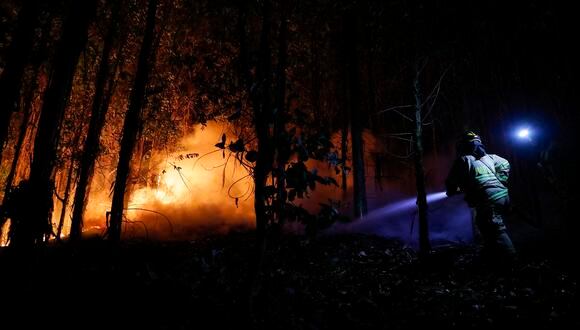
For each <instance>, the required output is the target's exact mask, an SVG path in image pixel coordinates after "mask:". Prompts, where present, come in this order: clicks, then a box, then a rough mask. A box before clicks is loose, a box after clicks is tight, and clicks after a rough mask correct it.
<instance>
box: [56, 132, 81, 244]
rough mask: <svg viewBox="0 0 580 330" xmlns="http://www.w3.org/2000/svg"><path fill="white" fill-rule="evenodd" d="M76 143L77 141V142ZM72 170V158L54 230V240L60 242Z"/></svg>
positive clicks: (71, 181)
mask: <svg viewBox="0 0 580 330" xmlns="http://www.w3.org/2000/svg"><path fill="white" fill-rule="evenodd" d="M77 142H78V140H77ZM74 168H75V161H74V158H72V159H71V160H70V166H69V168H68V173H67V177H66V184H65V186H64V194H63V196H62V201H61V202H62V209H61V210H60V218H59V221H58V227H57V229H56V239H57V240H60V234H61V233H62V227H63V225H64V219H65V217H66V208H67V206H68V202H69V200H70V189H71V185H72V183H73V181H74V180H73V176H74Z"/></svg>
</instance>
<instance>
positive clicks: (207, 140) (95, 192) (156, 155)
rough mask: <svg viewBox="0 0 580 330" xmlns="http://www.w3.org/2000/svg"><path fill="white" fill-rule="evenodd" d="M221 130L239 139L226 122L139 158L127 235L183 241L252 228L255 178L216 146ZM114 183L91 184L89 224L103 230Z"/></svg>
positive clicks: (128, 207) (198, 128)
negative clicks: (199, 235) (207, 233)
mask: <svg viewBox="0 0 580 330" xmlns="http://www.w3.org/2000/svg"><path fill="white" fill-rule="evenodd" d="M223 134H226V136H227V137H228V139H235V136H234V135H233V134H232V132H230V131H229V130H228V128H227V127H226V126H223V127H222V126H220V125H219V124H216V123H210V124H208V125H207V126H205V127H203V126H198V127H196V129H195V130H194V132H193V133H191V134H189V135H187V136H185V137H184V138H183V139H181V140H180V142H179V144H178V145H176V146H175V147H174V148H172V149H173V150H171V151H168V150H152V152H150V154H149V155H146V156H145V157H144V158H143V159H142V160H141V161H140V162H139V165H138V166H137V169H136V170H135V171H134V172H135V174H134V175H133V180H132V185H131V192H130V194H129V197H128V203H127V206H126V212H125V228H124V229H125V235H126V236H129V237H135V236H137V237H143V236H145V237H149V238H153V237H154V238H163V239H184V238H190V237H191V236H192V235H194V234H195V233H196V232H198V231H199V230H200V229H203V230H204V231H205V230H212V231H220V232H221V231H227V230H228V229H231V228H235V227H251V226H253V222H254V219H253V218H254V216H253V198H252V192H253V182H252V178H251V176H250V175H249V173H248V170H247V169H246V168H244V167H243V166H241V165H240V164H239V162H238V161H237V160H236V159H235V157H231V156H229V155H228V153H227V152H222V150H216V147H215V146H214V145H215V144H216V142H218V141H219V140H220V139H221V137H222V135H223ZM111 186H112V183H111V180H110V179H108V178H106V177H105V178H100V180H95V181H94V182H93V189H92V192H91V195H90V199H89V205H88V208H87V215H86V218H87V221H86V223H87V225H88V228H91V226H92V227H93V228H95V227H98V228H104V225H105V224H104V219H105V216H106V214H107V212H108V210H109V208H110V195H109V187H111ZM85 228H87V226H85Z"/></svg>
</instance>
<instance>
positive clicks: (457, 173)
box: [446, 154, 510, 207]
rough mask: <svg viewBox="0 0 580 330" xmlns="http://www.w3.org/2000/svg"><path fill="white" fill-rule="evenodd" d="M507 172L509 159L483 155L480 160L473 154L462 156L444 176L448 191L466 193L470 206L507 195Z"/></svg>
mask: <svg viewBox="0 0 580 330" xmlns="http://www.w3.org/2000/svg"><path fill="white" fill-rule="evenodd" d="M509 171H510V164H509V162H508V161H507V160H505V159H503V158H501V157H500V156H497V155H493V154H486V155H484V156H483V157H481V158H479V159H478V158H476V157H475V156H472V155H465V156H461V157H459V158H457V160H456V161H455V163H454V164H453V167H452V168H451V171H450V173H449V176H448V177H447V181H446V186H447V194H448V195H452V194H455V193H458V192H463V193H465V200H466V201H467V204H468V205H469V206H470V207H481V206H487V205H491V204H494V203H495V202H497V201H499V200H502V199H504V198H506V197H508V188H507V181H508V177H509Z"/></svg>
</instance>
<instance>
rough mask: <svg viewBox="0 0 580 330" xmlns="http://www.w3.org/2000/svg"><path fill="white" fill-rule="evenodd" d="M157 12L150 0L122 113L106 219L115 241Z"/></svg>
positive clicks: (138, 123)
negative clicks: (135, 66)
mask: <svg viewBox="0 0 580 330" xmlns="http://www.w3.org/2000/svg"><path fill="white" fill-rule="evenodd" d="M156 13H157V0H149V6H148V9H147V23H146V26H145V35H144V37H143V44H142V46H141V52H140V54H139V63H138V65H137V74H136V75H135V82H134V85H133V89H132V91H131V99H130V103H129V109H128V110H127V114H126V115H125V121H124V124H123V138H122V139H121V149H120V151H119V163H118V165H117V174H116V177H115V187H114V188H113V202H112V205H111V218H110V223H109V230H108V235H109V239H110V240H112V241H114V242H118V241H119V240H120V239H121V224H122V220H123V209H124V204H125V188H126V187H127V179H128V178H129V174H130V163H131V157H132V155H133V150H134V148H135V142H136V139H137V135H138V133H139V130H140V129H141V126H142V124H141V121H142V118H141V113H142V109H143V103H144V100H145V89H146V87H147V82H148V81H149V70H150V67H149V64H150V63H149V60H150V57H151V52H152V48H153V47H152V46H153V35H154V32H155V16H156Z"/></svg>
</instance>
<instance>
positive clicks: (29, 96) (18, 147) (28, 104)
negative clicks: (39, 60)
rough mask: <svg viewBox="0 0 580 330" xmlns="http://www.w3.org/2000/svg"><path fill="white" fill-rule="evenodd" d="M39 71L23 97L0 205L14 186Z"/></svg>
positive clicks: (3, 219)
mask: <svg viewBox="0 0 580 330" xmlns="http://www.w3.org/2000/svg"><path fill="white" fill-rule="evenodd" d="M39 71H40V65H39V66H38V67H37V68H36V70H35V74H34V75H33V77H34V78H33V81H32V83H31V86H30V87H29V90H28V93H27V95H26V97H25V99H24V103H25V107H24V111H23V116H22V122H21V123H20V127H19V130H18V131H19V132H18V140H17V141H16V146H15V147H14V158H12V164H11V165H10V172H8V176H7V177H6V186H5V187H4V197H3V200H2V205H4V204H5V203H6V200H7V198H8V195H9V194H10V191H11V189H12V187H13V186H14V179H15V177H16V172H17V169H18V161H19V160H20V155H21V154H22V147H23V146H24V140H25V139H26V133H27V131H28V127H29V126H30V117H31V112H32V106H33V104H34V94H35V92H36V88H37V87H38V72H39ZM5 222H6V218H4V217H3V216H2V217H1V218H0V237H2V227H3V226H4V223H5Z"/></svg>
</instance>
